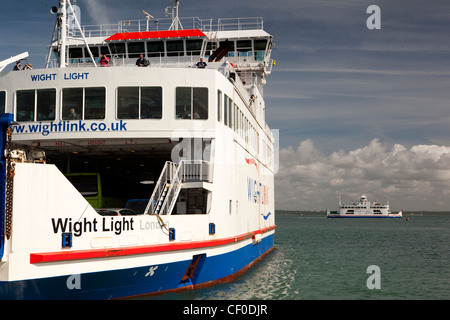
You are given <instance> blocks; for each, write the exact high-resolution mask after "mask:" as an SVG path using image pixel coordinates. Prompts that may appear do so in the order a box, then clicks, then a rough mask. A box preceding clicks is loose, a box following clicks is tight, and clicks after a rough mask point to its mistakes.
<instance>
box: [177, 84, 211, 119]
mask: <svg viewBox="0 0 450 320" xmlns="http://www.w3.org/2000/svg"><path fill="white" fill-rule="evenodd" d="M175 108H176V117H177V119H208V88H192V87H178V88H177V89H176V107H175Z"/></svg>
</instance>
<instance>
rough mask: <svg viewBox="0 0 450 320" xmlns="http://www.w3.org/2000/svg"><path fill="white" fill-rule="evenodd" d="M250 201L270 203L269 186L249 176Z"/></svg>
mask: <svg viewBox="0 0 450 320" xmlns="http://www.w3.org/2000/svg"><path fill="white" fill-rule="evenodd" d="M247 191H248V201H250V202H253V203H259V204H269V187H268V186H266V185H264V184H262V183H261V182H258V181H256V180H254V179H252V178H247Z"/></svg>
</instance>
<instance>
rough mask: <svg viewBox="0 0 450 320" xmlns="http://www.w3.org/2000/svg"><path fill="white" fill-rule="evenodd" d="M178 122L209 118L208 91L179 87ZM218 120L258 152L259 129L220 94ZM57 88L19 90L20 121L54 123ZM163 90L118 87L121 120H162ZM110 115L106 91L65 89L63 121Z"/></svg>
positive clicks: (1, 100) (0, 97) (0, 109)
mask: <svg viewBox="0 0 450 320" xmlns="http://www.w3.org/2000/svg"><path fill="white" fill-rule="evenodd" d="M175 96H176V99H175V101H176V102H175V114H176V118H177V119H200V120H201V119H203V120H206V119H208V113H209V112H208V88H196V87H177V88H176V91H175ZM217 98H218V100H217V120H218V121H219V122H222V123H224V125H226V126H228V127H229V128H231V129H234V131H235V132H236V133H238V134H239V135H240V136H241V137H242V138H243V139H245V141H246V142H250V143H251V144H252V145H253V146H254V147H255V149H257V143H258V142H257V141H258V140H259V139H258V134H257V131H256V129H255V128H254V127H253V125H252V124H251V123H250V121H249V120H248V118H247V117H246V116H245V115H244V113H243V112H242V110H241V109H240V108H239V107H238V106H237V105H236V104H235V103H234V102H233V100H232V99H231V98H230V97H229V96H228V95H226V94H223V93H222V91H220V90H218V91H217ZM5 106H6V92H5V91H0V113H4V112H5ZM55 106H56V89H37V90H18V91H16V109H15V110H16V121H54V120H56V114H55ZM162 109H163V94H162V87H118V88H117V113H116V116H117V119H162ZM105 113H106V88H104V87H89V88H88V87H86V88H64V89H62V106H61V115H60V119H61V120H102V119H105Z"/></svg>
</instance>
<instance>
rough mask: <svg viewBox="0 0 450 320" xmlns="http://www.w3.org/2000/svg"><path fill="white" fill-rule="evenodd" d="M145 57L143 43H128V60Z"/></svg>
mask: <svg viewBox="0 0 450 320" xmlns="http://www.w3.org/2000/svg"><path fill="white" fill-rule="evenodd" d="M141 54H143V55H145V43H144V42H130V43H128V58H139V55H141Z"/></svg>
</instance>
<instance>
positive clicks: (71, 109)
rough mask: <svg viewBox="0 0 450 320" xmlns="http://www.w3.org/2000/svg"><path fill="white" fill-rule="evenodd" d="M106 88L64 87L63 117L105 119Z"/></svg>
mask: <svg viewBox="0 0 450 320" xmlns="http://www.w3.org/2000/svg"><path fill="white" fill-rule="evenodd" d="M105 96H106V90H105V88H102V87H99V88H64V89H63V91H62V119H63V120H79V119H104V118H105V105H106V103H105Z"/></svg>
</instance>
